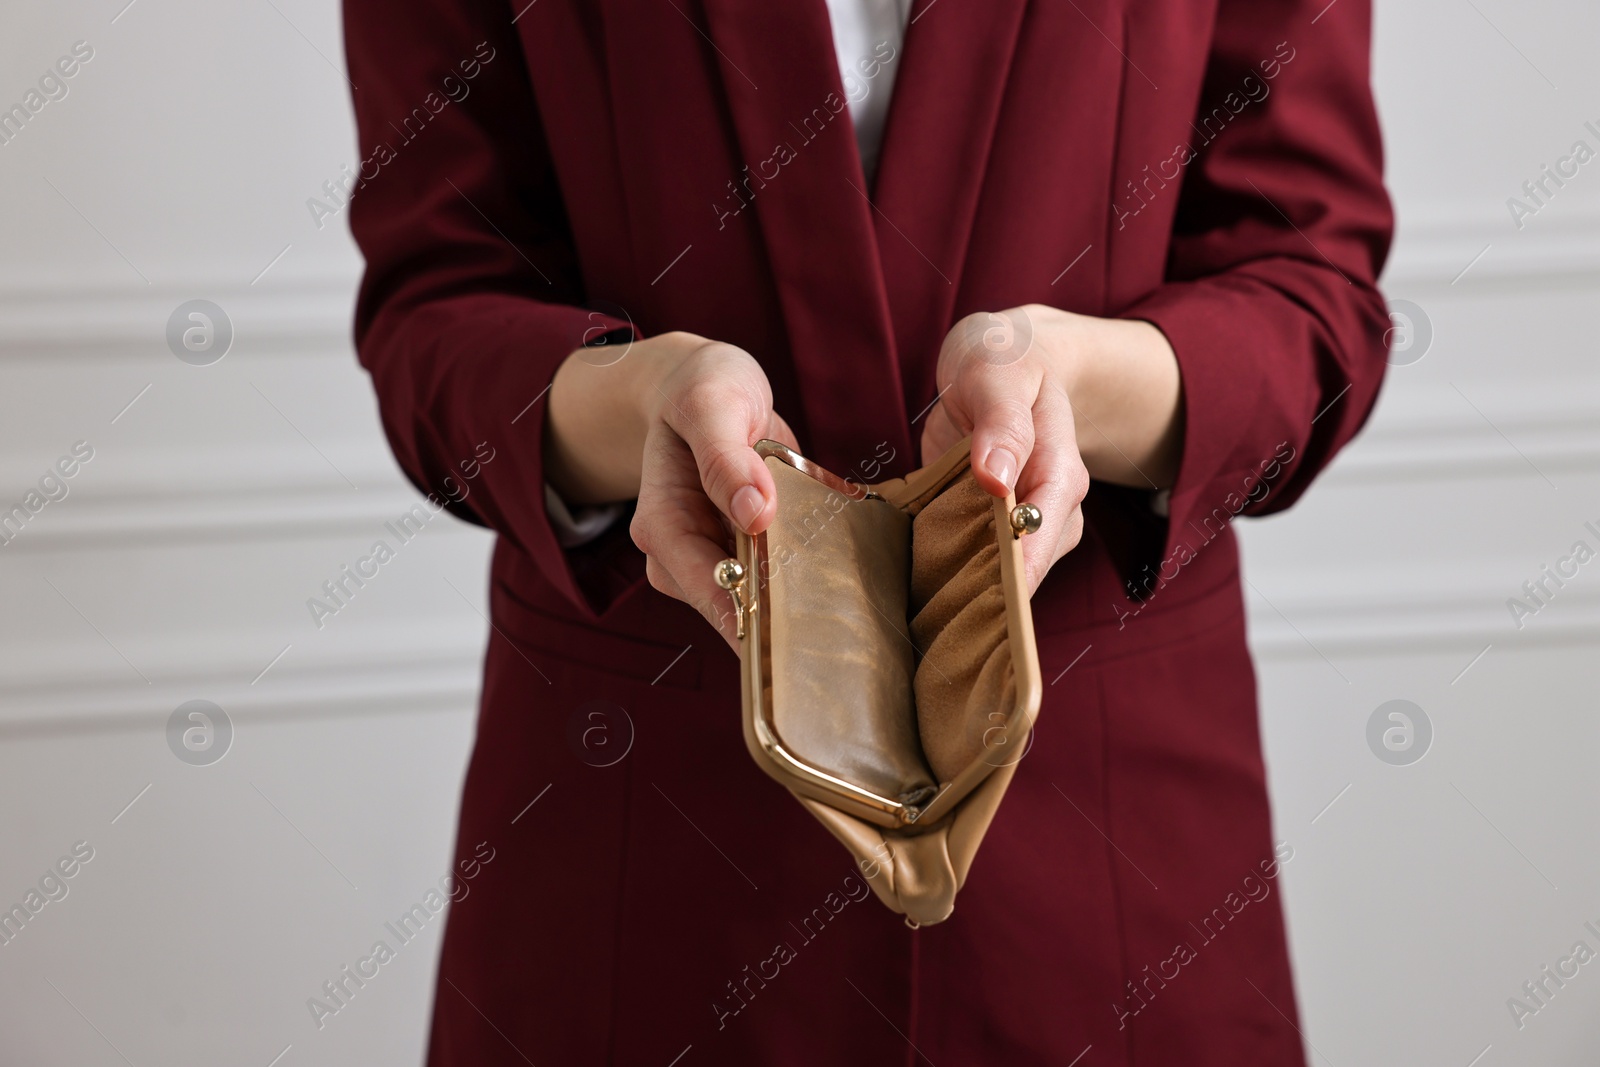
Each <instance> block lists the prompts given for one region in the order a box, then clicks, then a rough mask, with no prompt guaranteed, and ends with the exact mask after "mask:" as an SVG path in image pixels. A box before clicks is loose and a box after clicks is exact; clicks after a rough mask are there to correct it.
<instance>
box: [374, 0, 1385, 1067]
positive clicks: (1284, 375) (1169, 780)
mask: <svg viewBox="0 0 1600 1067" xmlns="http://www.w3.org/2000/svg"><path fill="white" fill-rule="evenodd" d="M830 7H831V8H832V12H833V18H832V20H831V21H830ZM1369 21H1370V16H1369V9H1368V4H1367V3H1366V2H1365V0H1342V2H1336V3H1335V4H1328V5H1326V6H1324V4H1323V2H1322V0H1314V2H1310V3H1300V2H1297V0H1212V2H1209V3H1192V2H1188V0H1149V2H1147V3H1142V4H1138V5H1134V4H1132V3H1128V2H1127V0H1077V2H1074V3H1065V4H1057V3H1054V2H1049V0H1034V2H1033V3H1027V2H1025V0H985V2H984V3H977V2H975V0H942V2H940V0H933V2H928V0H917V2H916V3H915V4H914V6H913V7H912V8H911V10H909V11H905V12H901V11H898V10H896V9H895V8H894V6H893V4H892V3H888V4H884V3H870V2H869V3H863V2H862V0H856V2H854V3H845V2H842V0H841V2H839V3H832V4H825V3H824V2H823V0H769V2H767V3H762V4H749V3H738V2H736V0H659V2H658V0H649V2H626V0H595V2H587V3H586V2H581V0H537V2H536V3H535V2H527V0H512V2H511V3H510V4H509V5H508V4H506V3H501V2H498V0H454V2H447V0H415V2H413V3H409V4H403V5H398V6H396V5H393V4H382V3H379V2H377V0H346V38H347V44H348V51H349V60H350V76H351V79H352V82H353V84H354V85H355V86H356V89H355V93H354V99H355V104H356V112H357V117H358V120H359V124H360V130H361V137H362V148H363V154H364V157H365V158H364V161H363V164H362V168H361V172H360V175H359V181H358V184H357V187H356V189H355V195H354V199H353V204H352V209H351V219H352V228H353V229H354V231H355V234H356V237H357V239H358V241H359V242H360V244H361V247H362V249H363V251H364V252H365V254H366V257H367V260H368V273H367V277H366V280H365V284H364V286H363V289H362V294H361V302H360V308H359V314H358V323H357V335H358V341H359V346H360V353H361V358H362V361H363V362H364V364H365V365H366V366H367V367H368V368H369V370H370V371H371V373H372V376H373V379H374V382H375V384H376V387H377V390H378V394H379V398H380V403H381V408H382V413H383V420H384V424H385V427H386V429H387V432H388V434H389V437H390V439H391V441H392V443H393V446H394V449H395V452H396V455H397V457H398V458H399V460H400V462H401V464H402V466H403V467H404V468H405V469H406V471H407V472H408V474H409V475H410V477H411V478H412V479H413V480H414V481H415V482H416V484H417V485H418V486H419V487H420V488H423V489H425V490H427V491H429V492H433V493H435V494H437V495H439V496H441V497H445V498H448V499H449V500H450V501H451V502H452V506H453V508H454V510H455V511H456V512H457V513H458V514H460V515H461V516H462V517H464V518H468V519H470V520H473V521H477V522H481V523H484V524H487V525H488V526H490V527H492V528H493V529H495V530H496V531H497V532H498V533H499V534H500V538H499V542H498V547H497V549H496V552H495V557H494V566H493V574H492V579H491V604H492V616H493V623H494V632H493V636H492V639H491V642H490V646H489V650H488V659H487V665H486V669H485V670H486V674H485V687H484V694H483V703H482V709H481V715H480V719H479V724H478V736H477V744H476V747H475V750H474V752H473V756H472V760H471V765H470V767H469V769H468V773H467V780H466V785H465V794H464V799H463V804H462V812H461V823H460V834H459V841H458V845H457V848H458V851H459V854H460V856H461V857H462V858H463V860H464V861H465V860H469V859H470V857H471V856H472V855H473V854H474V850H475V849H477V848H478V847H479V846H480V843H483V842H487V844H488V845H489V846H490V847H492V848H494V849H495V854H496V860H495V863H494V864H493V865H492V866H488V867H484V868H482V869H481V871H480V872H479V873H478V875H477V878H476V879H475V881H474V886H473V893H472V894H471V896H470V897H469V898H467V899H465V900H463V901H462V902H461V903H460V905H459V906H458V907H456V908H455V909H453V911H452V913H451V916H450V920H449V926H448V930H447V933H446V935H445V944H444V949H443V957H442V960H441V963H440V976H439V977H440V980H439V983H438V992H437V1003H436V1006H435V1009H434V1012H435V1013H434V1020H433V1030H432V1038H431V1049H430V1060H429V1062H430V1063H431V1064H433V1065H435V1067H444V1065H455V1064H472V1065H475V1067H476V1065H483V1064H514V1063H523V1062H529V1063H539V1064H548V1063H554V1064H599V1063H653V1064H661V1065H666V1064H669V1063H679V1062H681V1063H682V1064H683V1065H684V1067H693V1065H696V1064H753V1063H761V1064H816V1063H842V1064H879V1063H899V1062H905V1063H913V1062H916V1061H919V1060H921V1061H926V1062H928V1063H937V1064H952V1063H960V1064H975V1063H986V1064H1005V1065H1009V1067H1014V1065H1022V1064H1057V1065H1064V1064H1068V1063H1076V1062H1080V1061H1079V1059H1078V1058H1079V1057H1082V1059H1081V1062H1082V1063H1083V1064H1085V1065H1095V1067H1098V1065H1103V1064H1176V1063H1182V1064H1186V1065H1201V1064H1228V1065H1230V1067H1231V1065H1235V1064H1239V1063H1250V1064H1258V1065H1267V1064H1271V1065H1287V1064H1301V1063H1303V1062H1304V1061H1303V1058H1302V1053H1301V1039H1300V1036H1299V1034H1298V1032H1297V1024H1296V1021H1295V1020H1296V1009H1295V1002H1294V994H1293V989H1292V985H1291V980H1290V972H1289V964H1288V958H1287V951H1286V946H1285V939H1284V930H1283V923H1282V916H1281V913H1280V910H1279V906H1278V895H1277V894H1276V893H1275V892H1274V889H1275V888H1276V884H1277V883H1276V881H1275V878H1276V875H1277V873H1278V869H1279V866H1280V864H1281V863H1283V862H1285V861H1287V860H1288V859H1290V858H1291V857H1292V855H1293V844H1294V842H1293V836H1294V835H1293V832H1292V829H1291V830H1286V831H1285V832H1284V837H1285V840H1283V841H1281V842H1278V843H1275V842H1274V841H1273V839H1272V837H1271V831H1270V817H1269V811H1268V806H1267V797H1266V791H1265V781H1264V773H1263V768H1262V760H1261V751H1260V741H1259V738H1258V734H1257V723H1256V707H1255V693H1254V679H1253V675H1252V671H1251V665H1250V661H1249V658H1248V654H1247V651H1246V647H1245V637H1244V627H1243V621H1242V603H1241V600H1242V598H1241V593H1240V579H1239V571H1238V559H1237V553H1236V548H1235V541H1234V537H1233V533H1232V530H1231V520H1232V519H1233V518H1234V517H1235V516H1237V515H1238V514H1241V513H1247V514H1255V513H1261V512H1266V511H1271V510H1275V509H1278V508H1282V507H1284V506H1287V505H1288V504H1289V503H1290V502H1292V501H1293V500H1294V499H1295V498H1296V497H1297V496H1298V495H1299V494H1300V493H1301V492H1303V491H1304V489H1305V488H1306V486H1307V484H1308V483H1309V482H1310V480H1311V478H1312V477H1313V476H1314V474H1315V473H1316V471H1317V470H1318V469H1319V468H1320V467H1321V466H1322V465H1323V464H1325V463H1326V462H1327V461H1328V460H1329V458H1330V457H1331V456H1332V455H1333V454H1334V453H1335V452H1336V451H1337V450H1338V448H1339V447H1340V446H1341V445H1343V443H1344V442H1345V441H1347V440H1348V439H1349V438H1350V436H1351V435H1352V434H1354V433H1355V431H1356V430H1357V429H1358V428H1359V427H1360V425H1361V423H1362V421H1363V420H1364V419H1365V417H1366V414H1367V412H1368V410H1369V408H1370V406H1371V404H1372V401H1373V398H1374V396H1375V394H1376V392H1377V389H1378V385H1379V381H1380V379H1381V376H1382V372H1383V368H1384V343H1383V339H1384V335H1385V330H1386V328H1387V326H1388V319H1387V316H1386V314H1385V311H1384V306H1383V302H1382V299H1381V297H1380V295H1379V293H1378V291H1377V289H1376V287H1375V279H1376V277H1377V274H1378V272H1379V269H1380V268H1381V265H1382V262H1383V258H1384V256H1385V254H1386V251H1387V245H1388V239H1389V233H1390V225H1391V220H1390V214H1389V207H1388V201H1387V199H1386V196H1385V194H1384V191H1383V188H1382V182H1381V151H1380V146H1379V140H1378V133H1377V125H1376V120H1375V116H1374V113H1373V107H1372V103H1371V99H1370V92H1369V89H1368V85H1367V53H1368V35H1369ZM969 316H976V317H975V318H973V317H969ZM996 338H998V341H997V340H996ZM968 432H970V433H971V434H972V436H973V455H974V458H975V460H976V461H977V472H978V477H979V479H980V482H981V484H983V486H984V487H985V488H986V489H987V490H989V491H990V492H993V493H997V494H999V493H1003V492H1005V490H1006V488H1008V487H1014V488H1015V489H1016V492H1017V495H1018V498H1019V499H1028V500H1032V501H1034V502H1036V503H1038V504H1039V505H1040V506H1041V508H1042V509H1043V512H1044V515H1045V517H1046V525H1045V528H1044V529H1043V530H1042V531H1041V533H1040V534H1039V535H1037V536H1035V537H1032V538H1029V539H1028V540H1027V542H1026V544H1027V547H1028V553H1029V554H1028V573H1029V580H1030V582H1031V583H1032V584H1033V585H1034V586H1035V587H1036V592H1035V595H1034V600H1033V610H1034V618H1035V621H1036V626H1037V629H1038V633H1039V647H1040V656H1041V659H1042V661H1043V663H1044V670H1045V679H1046V682H1047V683H1048V684H1047V692H1046V697H1045V702H1044V706H1043V710H1042V712H1041V716H1040V726H1039V728H1038V730H1037V731H1036V737H1035V743H1034V745H1033V748H1032V750H1031V752H1030V753H1029V755H1028V758H1027V759H1026V760H1024V761H1023V763H1022V765H1021V767H1020V768H1019V773H1018V774H1017V777H1016V779H1015V781H1014V782H1013V784H1012V786H1011V789H1010V792H1009V794H1008V796H1007V799H1006V801H1005V803H1004V805H1003V806H1002V807H1001V809H1000V813H999V816H998V817H997V819H996V820H995V822H994V824H993V826H992V828H991V829H990V831H989V835H988V837H987V839H986V841H985V844H984V847H983V850H982V852H981V853H980V855H979V858H978V860H977V863H976V865H975V866H974V869H973V873H972V875H971V877H970V879H969V880H968V882H967V885H966V887H965V889H964V890H963V892H962V895H961V898H960V901H959V906H958V907H957V909H956V913H955V915H954V917H953V918H952V919H951V920H950V921H949V922H947V923H944V924H942V925H939V926H936V927H931V928H926V929H922V930H917V931H912V930H909V929H907V928H906V926H905V925H904V924H903V923H901V922H900V921H899V919H898V918H896V917H895V916H893V915H891V914H890V913H889V912H888V911H887V910H885V909H883V908H882V907H880V906H879V905H878V904H877V903H876V902H874V901H872V900H871V898H870V897H866V896H865V891H864V890H865V887H864V886H863V885H862V883H861V882H860V880H859V878H858V877H857V876H856V875H855V872H854V870H853V868H852V865H851V863H850V861H849V859H848V857H847V855H846V854H845V853H844V851H843V850H842V849H841V848H840V847H839V846H838V845H837V844H836V843H835V842H834V841H833V840H832V839H831V838H830V837H829V836H828V834H827V832H826V831H825V830H823V829H822V828H821V827H820V826H818V825H816V824H815V822H814V821H813V820H812V819H811V817H810V816H809V815H807V814H806V813H805V812H804V811H803V810H802V809H801V808H800V807H799V805H797V804H795V803H794V801H793V800H792V798H790V797H789V796H787V795H786V794H785V793H784V792H783V791H782V790H781V789H780V788H779V787H777V786H776V785H775V784H774V783H772V782H771V781H770V780H768V779H766V778H765V777H764V776H763V775H762V774H761V773H760V772H759V771H758V770H757V769H756V768H755V767H754V765H753V764H752V763H751V761H750V759H749V757H748V756H747V755H746V753H745V751H744V744H743V740H742V737H741V734H740V728H739V696H738V685H737V677H738V662H737V658H736V655H735V654H734V653H733V652H732V651H731V650H730V648H729V646H728V644H727V643H725V641H722V640H718V639H717V637H716V635H714V634H713V632H712V627H715V628H717V629H718V630H720V632H721V635H722V637H723V638H724V639H728V638H730V637H731V629H732V620H731V616H730V614H729V603H728V601H727V599H726V594H723V593H722V592H721V591H720V590H718V589H717V588H716V587H715V585H714V584H713V582H712V579H711V569H712V564H713V563H714V562H715V561H716V560H718V559H720V558H722V557H723V556H725V555H727V552H728V531H729V530H730V529H731V527H732V526H733V525H737V526H739V527H742V528H743V529H745V530H748V531H757V530H760V529H763V528H764V527H765V524H766V523H768V522H769V521H770V520H771V516H772V514H773V507H774V503H773V495H772V493H773V489H772V483H771V480H770V477H769V475H768V474H767V472H766V471H765V469H764V468H763V466H762V465H761V463H760V462H759V461H758V460H757V458H756V456H755V454H754V453H753V452H752V451H751V449H750V445H751V444H752V443H753V442H755V441H757V440H759V439H760V438H762V437H775V438H778V439H781V440H784V441H786V442H789V443H791V444H794V445H796V446H798V447H799V449H800V450H801V451H802V452H803V453H804V454H806V455H808V456H810V457H812V458H814V459H816V460H818V461H819V462H821V463H822V464H823V465H824V466H827V467H829V468H830V469H833V470H835V471H837V472H839V473H842V474H854V476H856V477H859V478H863V479H877V478H883V477H890V476H894V475H900V474H904V473H906V472H907V471H909V470H910V469H913V468H914V467H916V466H918V465H920V464H921V463H922V462H923V461H924V460H925V459H928V458H932V457H933V456H935V455H937V454H938V453H939V452H941V451H942V450H943V449H944V448H946V447H947V446H948V445H949V444H951V443H953V442H954V441H955V440H957V439H958V438H959V437H961V436H963V435H964V434H966V433H968ZM486 456H487V457H490V458H489V459H488V460H485V458H484V457H486ZM629 501H636V504H633V505H629V504H627V503H626V502H629ZM1080 504H1081V507H1080ZM629 507H631V508H632V517H631V519H629V518H626V517H623V518H617V517H616V513H617V512H618V511H626V510H627V509H628V508H629ZM569 512H570V513H569ZM708 623H709V625H708ZM608 746H609V747H608ZM858 888H860V889H861V890H862V892H861V893H859V894H858V893H857V889H858Z"/></svg>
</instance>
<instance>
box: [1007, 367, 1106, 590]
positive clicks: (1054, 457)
mask: <svg viewBox="0 0 1600 1067" xmlns="http://www.w3.org/2000/svg"><path fill="white" fill-rule="evenodd" d="M1033 425H1034V430H1035V433H1036V434H1037V441H1036V444H1035V446H1034V449H1033V454H1032V456H1031V457H1030V458H1029V461H1028V465H1027V466H1026V467H1024V468H1023V470H1022V473H1021V475H1020V476H1019V477H1018V479H1017V501H1018V502H1019V503H1030V504H1034V505H1035V506H1037V507H1038V508H1039V511H1040V513H1041V515H1042V516H1043V518H1044V522H1043V524H1042V525H1041V526H1040V527H1039V530H1038V532H1037V533H1033V534H1029V535H1028V536H1027V537H1024V538H1023V539H1022V558H1023V561H1024V564H1025V569H1026V571H1027V577H1028V589H1029V592H1030V594H1031V593H1032V591H1033V590H1035V589H1037V588H1038V587H1039V583H1040V582H1042V581H1043V580H1044V576H1045V575H1046V574H1048V573H1049V571H1050V568H1051V567H1052V566H1053V565H1054V564H1055V562H1056V561H1057V560H1059V559H1060V558H1061V557H1062V556H1064V555H1066V554H1067V553H1068V552H1070V551H1071V550H1072V549H1073V548H1075V547H1076V546H1077V544H1078V542H1079V540H1080V539H1081V538H1082V537H1083V509H1082V507H1081V505H1082V503H1083V498H1084V495H1085V494H1086V493H1088V491H1089V472H1088V471H1087V470H1086V469H1084V465H1083V458H1082V457H1081V456H1079V454H1078V445H1077V436H1076V430H1075V427H1074V424H1073V419H1072V405H1071V404H1070V403H1068V401H1067V397H1066V394H1064V393H1062V392H1061V391H1060V390H1059V389H1058V388H1055V387H1052V386H1048V385H1047V386H1045V387H1044V388H1043V389H1042V390H1041V391H1040V394H1039V398H1038V400H1037V401H1036V402H1035V403H1034V410H1033Z"/></svg>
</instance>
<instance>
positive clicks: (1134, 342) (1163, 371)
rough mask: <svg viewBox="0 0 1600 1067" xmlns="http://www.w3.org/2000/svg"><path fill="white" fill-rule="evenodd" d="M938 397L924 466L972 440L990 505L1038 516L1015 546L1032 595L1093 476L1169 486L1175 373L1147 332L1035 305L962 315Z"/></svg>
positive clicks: (1177, 396)
mask: <svg viewBox="0 0 1600 1067" xmlns="http://www.w3.org/2000/svg"><path fill="white" fill-rule="evenodd" d="M938 387H939V393H940V401H939V403H938V404H936V405H935V406H934V409H933V411H932V412H931V413H929V415H928V421H927V424H926V425H925V427H924V428H923V434H922V455H923V461H924V462H929V463H931V462H932V461H933V460H935V459H937V458H938V457H939V456H940V455H941V454H943V453H944V452H945V451H946V450H948V449H949V448H950V447H951V446H952V445H954V444H955V443H956V442H957V441H959V440H961V438H963V437H965V436H967V435H968V434H971V435H972V470H973V474H974V476H975V477H976V478H977V480H978V484H979V485H981V486H982V487H983V488H984V489H985V490H986V491H987V492H989V493H992V494H993V495H995V496H1004V495H1005V494H1006V492H1007V491H1008V490H1012V489H1015V491H1016V495H1017V500H1018V501H1019V502H1029V503H1033V504H1037V505H1038V507H1039V510H1040V511H1041V512H1042V513H1043V515H1044V525H1043V526H1042V527H1041V528H1040V529H1039V532H1038V533H1036V534H1032V535H1030V536H1028V537H1025V538H1023V541H1022V554H1023V559H1024V561H1025V564H1026V568H1027V578H1028V590H1029V592H1030V593H1032V592H1033V591H1034V590H1035V589H1037V588H1038V587H1039V583H1040V582H1041V581H1043V580H1044V576H1045V575H1046V574H1047V573H1048V572H1049V570H1050V568H1051V567H1052V566H1053V565H1054V564H1055V562H1056V560H1058V559H1060V558H1061V557H1062V556H1064V555H1066V554H1067V553H1068V552H1070V551H1071V550H1072V549H1073V548H1074V547H1075V546H1076V545H1077V544H1078V539H1079V538H1080V537H1082V536H1083V511H1082V507H1081V505H1082V502H1083V498H1084V495H1085V494H1086V493H1087V492H1088V490H1089V479H1090V478H1091V477H1093V478H1096V479H1099V480H1101V481H1107V482H1113V483H1117V484H1122V485H1138V486H1145V487H1148V488H1149V489H1152V490H1155V489H1165V488H1168V487H1170V486H1171V485H1172V482H1173V479H1174V478H1175V477H1176V474H1177V467H1178V459H1179V457H1180V454H1181V450H1182V439H1183V434H1182V404H1181V398H1182V387H1181V380H1180V377H1179V373H1178V362H1177V357H1176V356H1175V355H1174V354H1173V351H1172V346H1171V345H1169V344H1168V343H1167V340H1166V338H1165V336H1163V335H1162V333H1161V331H1159V330H1157V329H1156V328H1155V327H1154V326H1152V325H1150V324H1149V323H1147V322H1136V321H1130V320H1122V319H1098V318H1093V317H1091V316H1088V315H1076V314H1073V313H1072V312H1068V311H1060V310H1058V309H1056V308H1049V307H1044V306H1041V305H1038V304H1030V305H1028V306H1026V307H1020V308H1012V309H1010V310H1009V311H1002V312H996V313H982V314H976V315H969V316H967V317H966V318H964V319H962V320H961V321H960V322H958V323H956V325H955V327H954V328H953V329H951V331H950V333H949V334H948V335H947V336H946V337H945V340H944V344H943V346H942V347H941V349H940V351H939V368H938Z"/></svg>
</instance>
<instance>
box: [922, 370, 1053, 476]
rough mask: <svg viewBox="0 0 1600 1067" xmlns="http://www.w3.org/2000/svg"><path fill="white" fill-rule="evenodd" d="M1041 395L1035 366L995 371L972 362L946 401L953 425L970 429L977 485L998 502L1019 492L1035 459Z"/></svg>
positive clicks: (960, 374) (961, 372)
mask: <svg viewBox="0 0 1600 1067" xmlns="http://www.w3.org/2000/svg"><path fill="white" fill-rule="evenodd" d="M1038 394H1039V373H1038V367H1037V365H1036V364H1034V363H1033V362H1032V361H1030V360H1023V361H1020V362H1017V363H1013V364H1009V365H1005V366H994V365H991V364H988V363H985V362H983V361H981V360H973V361H971V362H969V363H968V364H967V366H966V367H965V368H963V369H962V370H961V371H960V372H959V373H958V374H957V376H956V382H955V385H954V386H953V387H952V388H951V390H950V392H949V393H948V394H947V395H946V397H945V401H946V402H947V403H948V404H949V406H950V409H951V412H950V414H951V421H952V422H954V423H956V424H958V425H959V424H961V423H966V424H968V425H970V426H971V427H972V471H973V474H974V475H976V476H977V479H978V484H979V485H981V486H983V488H984V490H985V491H987V492H989V493H992V494H993V495H995V496H1005V495H1006V493H1008V492H1010V491H1011V490H1012V489H1014V488H1015V487H1016V484H1017V477H1018V475H1020V474H1021V472H1022V469H1023V467H1025V466H1026V465H1027V463H1028V460H1029V457H1030V456H1031V455H1032V454H1033V448H1034V439H1035V431H1034V425H1033V406H1034V403H1035V401H1036V400H1037V399H1038Z"/></svg>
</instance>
